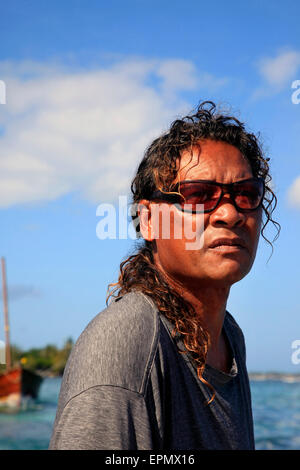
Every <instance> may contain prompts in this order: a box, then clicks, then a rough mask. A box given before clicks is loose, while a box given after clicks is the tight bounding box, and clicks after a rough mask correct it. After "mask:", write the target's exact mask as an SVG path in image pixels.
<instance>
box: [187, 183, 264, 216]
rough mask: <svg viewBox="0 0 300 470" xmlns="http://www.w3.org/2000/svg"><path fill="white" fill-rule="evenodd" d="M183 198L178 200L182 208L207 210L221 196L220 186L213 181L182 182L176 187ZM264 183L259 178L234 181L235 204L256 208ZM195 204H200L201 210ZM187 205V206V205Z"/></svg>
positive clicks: (249, 208) (211, 207)
mask: <svg viewBox="0 0 300 470" xmlns="http://www.w3.org/2000/svg"><path fill="white" fill-rule="evenodd" d="M178 190H179V192H180V193H181V194H182V196H183V198H182V201H181V202H180V204H181V207H182V208H186V209H187V211H188V212H189V211H190V210H192V212H203V211H204V212H208V211H212V210H214V209H215V208H216V207H217V205H218V203H219V201H220V198H221V196H222V188H221V187H220V186H218V185H215V184H213V183H205V182H200V181H197V182H195V183H192V182H188V183H182V184H181V186H180V188H179V189H178ZM263 193H264V184H263V182H262V181H261V180H256V179H253V180H248V181H245V182H243V181H241V182H240V183H235V184H234V185H233V186H232V194H233V196H234V200H235V204H236V205H237V207H238V208H239V209H242V210H254V209H257V208H258V206H259V205H260V203H261V201H262V197H263ZM197 204H202V208H201V210H199V207H197ZM187 205H188V206H187Z"/></svg>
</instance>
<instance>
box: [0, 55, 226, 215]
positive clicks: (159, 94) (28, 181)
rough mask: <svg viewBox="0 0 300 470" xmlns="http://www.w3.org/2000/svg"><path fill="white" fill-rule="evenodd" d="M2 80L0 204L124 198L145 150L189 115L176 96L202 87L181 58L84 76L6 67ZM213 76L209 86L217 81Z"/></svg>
mask: <svg viewBox="0 0 300 470" xmlns="http://www.w3.org/2000/svg"><path fill="white" fill-rule="evenodd" d="M200 76H201V74H200ZM202 76H205V74H204V75H202ZM0 77H1V78H3V79H4V81H5V83H6V87H7V99H6V102H7V104H6V105H5V106H2V108H1V115H0V126H1V127H2V129H4V132H2V134H3V135H2V136H1V134H0V143H1V146H0V206H2V207H8V206H11V205H13V204H20V203H28V202H30V203H32V202H37V201H43V200H44V201H47V200H52V199H56V198H58V197H60V196H63V195H64V194H66V193H68V192H71V191H78V192H79V193H80V194H81V196H82V197H83V198H86V199H87V200H89V201H92V202H95V203H100V202H102V201H108V200H112V199H113V198H115V197H116V196H117V195H118V194H127V193H128V190H129V184H130V180H131V177H132V176H133V174H134V171H135V169H136V166H137V164H138V162H139V160H140V159H141V157H142V155H143V152H144V150H145V148H146V146H147V145H148V144H149V143H150V142H151V140H152V139H153V138H154V137H156V136H157V135H159V134H160V133H161V132H162V130H163V129H165V128H166V127H167V125H168V124H169V122H170V120H172V119H175V118H176V117H177V115H178V114H179V113H181V112H188V111H189V110H190V106H187V104H186V103H185V102H184V101H182V100H181V99H180V91H181V90H191V89H195V88H196V87H197V86H200V87H201V83H200V84H199V77H198V76H197V72H196V69H195V67H194V65H193V64H192V63H191V62H188V61H185V60H161V61H158V60H142V59H135V60H128V61H123V62H120V63H116V64H114V65H111V66H110V67H106V68H102V69H97V70H87V71H86V70H85V71H70V70H66V69H64V68H63V67H61V66H58V65H57V64H38V63H33V62H28V61H27V62H23V63H19V64H16V63H10V62H5V63H2V64H1V63H0ZM211 78H212V79H211V80H210V82H211V83H213V84H214V86H216V84H217V85H219V86H221V85H222V84H223V79H218V78H215V77H211ZM213 79H214V80H213ZM204 85H205V86H206V88H207V89H209V84H208V83H206V84H204ZM202 86H203V85H202ZM2 111H3V112H2ZM1 127H0V131H1Z"/></svg>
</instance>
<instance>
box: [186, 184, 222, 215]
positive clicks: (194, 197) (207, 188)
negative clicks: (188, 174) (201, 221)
mask: <svg viewBox="0 0 300 470" xmlns="http://www.w3.org/2000/svg"><path fill="white" fill-rule="evenodd" d="M180 193H181V194H182V196H183V197H184V200H183V201H182V202H181V205H182V206H184V205H185V204H188V205H189V207H190V208H191V209H192V211H193V212H197V209H198V208H197V204H202V205H203V209H204V211H209V210H212V209H214V207H215V206H217V204H218V201H219V198H220V196H221V194H222V190H221V188H220V187H219V186H215V185H214V184H209V183H200V182H197V183H187V184H183V185H181V186H180Z"/></svg>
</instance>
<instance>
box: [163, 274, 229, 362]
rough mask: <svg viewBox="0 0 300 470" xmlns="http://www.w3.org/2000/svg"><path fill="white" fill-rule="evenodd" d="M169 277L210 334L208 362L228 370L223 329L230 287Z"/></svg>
mask: <svg viewBox="0 0 300 470" xmlns="http://www.w3.org/2000/svg"><path fill="white" fill-rule="evenodd" d="M167 279H168V282H169V284H170V285H171V286H172V287H173V288H174V289H175V290H176V291H177V292H178V293H179V294H180V295H181V296H182V297H183V298H184V299H185V300H187V301H188V302H189V303H190V304H191V305H192V306H193V307H194V309H195V311H196V312H197V315H198V316H199V322H200V323H201V325H202V326H203V328H204V329H205V330H206V331H207V332H208V334H209V338H210V345H209V349H208V354H207V361H206V362H207V363H208V364H210V365H212V366H214V367H216V368H218V369H220V370H224V371H228V368H229V367H230V357H229V356H230V353H229V348H228V344H227V342H226V338H225V337H224V334H222V329H223V323H224V318H225V314H226V304H227V299H228V295H229V292H230V287H219V286H211V285H209V286H207V285H200V284H199V283H196V284H194V283H193V282H192V280H189V281H187V282H180V281H178V280H174V279H173V278H170V277H169V276H167Z"/></svg>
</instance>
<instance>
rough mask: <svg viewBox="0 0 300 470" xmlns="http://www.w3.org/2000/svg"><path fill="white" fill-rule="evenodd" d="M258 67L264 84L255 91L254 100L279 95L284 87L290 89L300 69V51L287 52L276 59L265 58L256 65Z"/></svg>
mask: <svg viewBox="0 0 300 470" xmlns="http://www.w3.org/2000/svg"><path fill="white" fill-rule="evenodd" d="M256 67H257V69H258V72H259V74H260V75H261V77H262V78H263V81H264V83H263V85H262V86H261V87H259V88H258V89H256V90H255V92H254V95H253V97H254V98H258V97H261V96H267V95H272V94H274V93H278V92H279V91H281V90H282V89H283V88H284V87H287V88H288V89H290V87H291V83H292V81H293V80H295V79H296V78H297V73H298V70H299V68H300V51H297V50H285V51H281V52H279V53H278V54H277V55H276V56H275V57H264V58H262V59H260V60H259V61H258V62H257V63H256Z"/></svg>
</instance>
